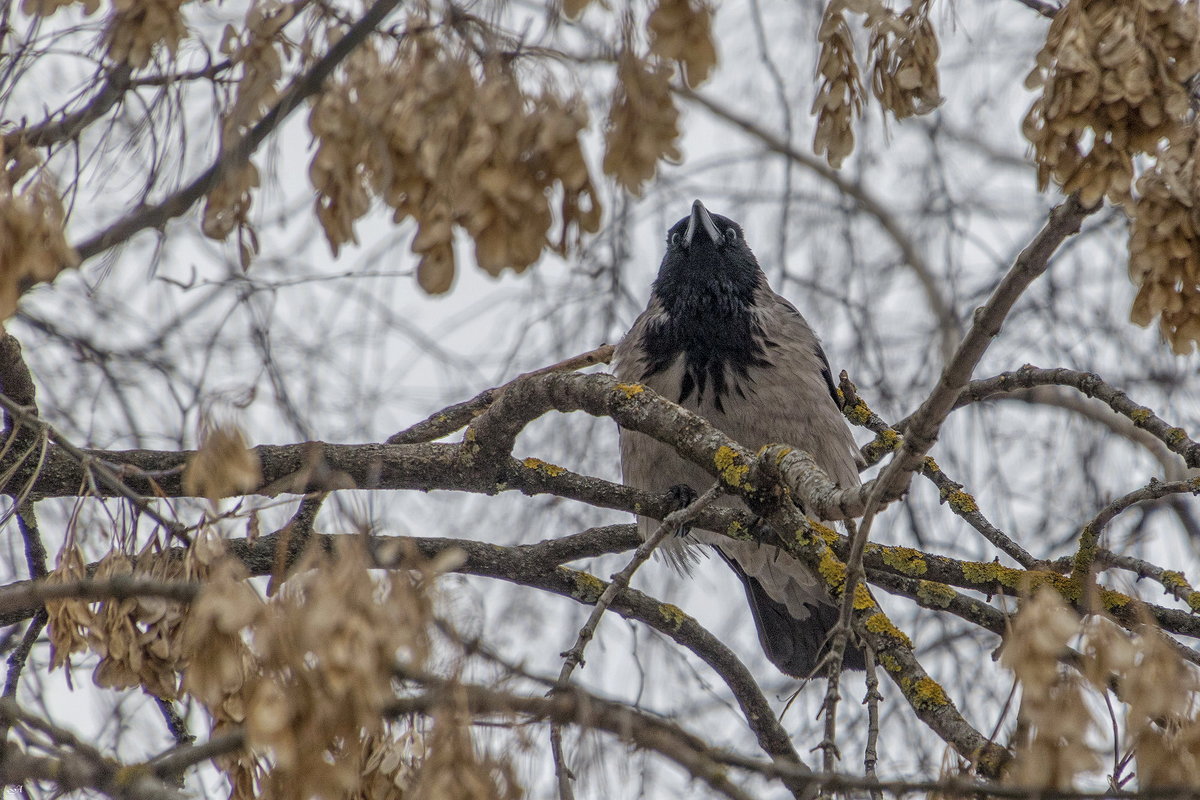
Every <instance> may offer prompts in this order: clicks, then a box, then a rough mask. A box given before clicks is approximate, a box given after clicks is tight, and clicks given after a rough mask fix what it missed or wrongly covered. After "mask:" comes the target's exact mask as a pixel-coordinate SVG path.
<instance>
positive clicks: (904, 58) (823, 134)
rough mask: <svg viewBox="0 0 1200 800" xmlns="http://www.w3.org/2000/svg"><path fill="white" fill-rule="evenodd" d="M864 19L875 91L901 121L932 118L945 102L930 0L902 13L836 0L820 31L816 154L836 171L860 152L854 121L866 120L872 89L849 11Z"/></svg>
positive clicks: (867, 0)
mask: <svg viewBox="0 0 1200 800" xmlns="http://www.w3.org/2000/svg"><path fill="white" fill-rule="evenodd" d="M848 11H849V12H854V13H857V14H861V15H863V26H864V27H865V28H867V29H869V30H870V31H871V39H870V47H869V49H870V57H871V62H872V65H871V88H872V90H873V92H874V94H875V98H876V99H877V100H879V102H880V104H881V105H882V106H883V107H884V109H885V110H887V111H889V112H891V114H892V115H893V116H894V117H896V119H903V118H905V117H911V116H913V115H915V114H928V113H929V112H930V111H932V110H933V109H934V108H936V107H937V106H938V105H939V104H940V103H941V101H942V98H941V94H940V92H939V89H938V71H937V59H938V54H939V51H940V48H939V46H938V41H937V36H936V35H935V34H934V31H933V25H931V24H930V22H929V2H928V0H912V2H911V3H910V4H909V6H908V8H907V9H906V10H905V11H903V12H902V13H900V14H897V13H896V12H895V11H893V10H892V9H890V8H889V7H888V6H887V5H885V4H884V3H883V2H882V0H830V3H829V5H828V6H826V7H825V13H824V15H823V16H822V17H821V27H820V28H819V29H818V30H817V42H818V43H819V44H820V47H821V49H820V54H819V55H818V57H817V73H816V75H817V78H818V80H819V84H818V86H817V96H816V98H815V99H814V100H813V105H812V113H813V114H815V115H816V117H817V126H816V133H815V134H814V135H813V151H814V152H816V154H817V155H824V156H825V159H826V160H827V161H828V162H829V165H830V166H831V167H833V168H835V169H837V168H838V167H840V166H841V165H842V162H843V161H845V159H846V157H847V156H849V155H850V154H851V153H852V152H854V120H855V119H856V118H857V117H861V116H862V112H863V103H864V100H865V98H866V89H865V88H864V87H863V82H862V76H861V73H860V70H859V65H858V61H857V59H856V57H855V55H854V37H853V35H852V34H851V31H850V25H849V23H848V22H847V21H846V12H848Z"/></svg>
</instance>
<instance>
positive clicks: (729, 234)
mask: <svg viewBox="0 0 1200 800" xmlns="http://www.w3.org/2000/svg"><path fill="white" fill-rule="evenodd" d="M737 238H738V237H737V230H736V229H734V228H729V229H728V230H726V231H725V241H727V242H729V243H730V244H734V243H735V242H736V241H737Z"/></svg>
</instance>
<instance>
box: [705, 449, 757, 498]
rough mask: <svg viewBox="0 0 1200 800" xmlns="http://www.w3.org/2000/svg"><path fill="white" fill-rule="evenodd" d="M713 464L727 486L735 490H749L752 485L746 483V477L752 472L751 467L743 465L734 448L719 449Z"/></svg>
mask: <svg viewBox="0 0 1200 800" xmlns="http://www.w3.org/2000/svg"><path fill="white" fill-rule="evenodd" d="M713 463H714V464H716V466H717V470H718V471H719V472H720V475H721V480H722V481H724V482H725V484H726V485H727V486H732V487H733V488H734V489H746V490H749V489H750V488H751V487H750V484H748V483H747V482H746V475H747V474H748V473H749V472H750V465H749V464H744V463H742V460H741V459H740V458H738V454H737V451H736V450H734V449H733V448H732V447H728V446H726V445H721V446H720V447H718V448H717V452H716V454H715V455H714V456H713Z"/></svg>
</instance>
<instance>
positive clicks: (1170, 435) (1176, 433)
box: [1163, 428, 1188, 444]
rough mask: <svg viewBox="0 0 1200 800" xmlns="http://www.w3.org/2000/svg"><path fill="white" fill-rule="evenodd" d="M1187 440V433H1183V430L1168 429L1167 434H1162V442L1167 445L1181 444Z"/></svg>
mask: <svg viewBox="0 0 1200 800" xmlns="http://www.w3.org/2000/svg"><path fill="white" fill-rule="evenodd" d="M1187 438H1188V435H1187V431H1185V430H1184V429H1183V428H1169V429H1168V430H1167V432H1166V433H1165V434H1163V441H1164V442H1166V443H1167V444H1183V443H1184V442H1185V441H1187Z"/></svg>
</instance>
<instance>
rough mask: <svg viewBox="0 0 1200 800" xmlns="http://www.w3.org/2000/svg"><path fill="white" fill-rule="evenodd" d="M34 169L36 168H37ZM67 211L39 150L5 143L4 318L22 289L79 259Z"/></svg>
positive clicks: (0, 206)
mask: <svg viewBox="0 0 1200 800" xmlns="http://www.w3.org/2000/svg"><path fill="white" fill-rule="evenodd" d="M31 173H32V174H31ZM64 219H65V212H64V210H63V205H62V200H61V199H60V198H59V195H58V192H57V191H56V190H55V188H54V186H53V185H52V182H51V178H50V176H49V175H48V174H47V173H46V171H45V170H44V169H42V168H41V167H40V164H39V161H38V159H37V157H36V155H35V154H34V152H33V151H32V150H31V149H29V148H28V147H23V146H20V147H18V148H17V149H16V150H15V151H14V152H12V153H6V152H5V150H4V146H3V144H0V319H6V318H7V317H9V316H11V315H12V314H14V313H16V310H17V300H18V299H19V298H20V296H21V293H22V292H24V291H25V290H26V289H28V288H29V287H30V286H32V285H33V284H35V283H39V282H41V281H52V280H54V277H55V276H56V275H58V273H59V272H61V271H62V270H64V269H67V268H68V267H74V266H77V265H78V264H79V256H78V255H77V254H76V253H75V250H74V249H73V248H72V247H71V246H70V245H69V244H67V240H66V238H65V237H64V235H63V223H64Z"/></svg>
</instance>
